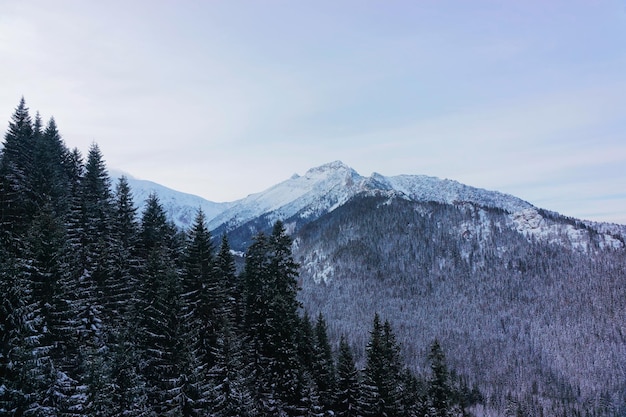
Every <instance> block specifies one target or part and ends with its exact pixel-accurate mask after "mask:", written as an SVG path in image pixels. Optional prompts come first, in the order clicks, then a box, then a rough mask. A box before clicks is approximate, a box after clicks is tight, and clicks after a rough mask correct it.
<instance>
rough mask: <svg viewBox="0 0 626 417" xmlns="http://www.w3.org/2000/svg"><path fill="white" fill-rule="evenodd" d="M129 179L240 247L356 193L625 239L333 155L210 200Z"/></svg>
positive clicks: (496, 197)
mask: <svg viewBox="0 0 626 417" xmlns="http://www.w3.org/2000/svg"><path fill="white" fill-rule="evenodd" d="M115 175H117V176H118V177H119V175H120V174H115ZM127 178H128V181H129V184H130V185H131V188H132V189H133V192H134V196H135V203H136V205H137V206H138V207H140V211H141V208H142V207H143V203H144V202H145V200H146V198H147V196H148V195H149V194H150V193H156V194H157V195H158V196H159V198H160V200H161V203H162V204H163V206H164V208H165V210H166V212H167V214H168V216H169V217H170V218H171V220H172V221H173V222H174V223H175V224H176V225H177V226H178V227H180V228H181V229H186V228H188V227H189V226H190V225H191V223H192V221H193V218H194V216H195V213H196V212H197V210H198V209H202V210H203V212H204V213H205V216H206V218H207V226H208V228H209V229H210V230H211V231H212V232H214V233H215V234H219V235H221V234H223V233H227V234H231V233H234V234H235V235H237V234H239V235H241V239H240V240H241V242H239V243H240V244H239V247H237V249H238V250H243V249H244V247H243V246H244V245H245V244H248V243H249V242H250V237H251V236H252V235H253V234H255V233H256V232H258V231H261V230H264V229H267V228H268V227H269V226H270V225H271V224H273V223H274V222H275V221H276V220H283V221H286V222H287V223H288V224H290V225H291V231H292V232H293V231H295V230H297V229H298V228H299V227H301V226H302V225H304V224H306V223H307V222H310V221H312V220H314V219H317V218H319V217H320V216H322V215H324V214H326V213H328V212H331V211H333V210H335V209H336V208H338V207H340V206H341V205H343V204H345V203H346V202H348V201H349V200H350V199H352V198H355V197H356V196H358V195H361V194H363V195H387V196H388V197H390V198H391V197H399V198H405V199H408V200H411V201H416V202H429V201H432V202H438V203H442V204H452V205H462V204H473V205H477V206H482V207H489V208H496V209H501V210H504V211H506V212H507V213H508V214H509V215H510V216H511V218H512V220H513V221H514V223H515V225H516V229H517V231H518V232H519V233H522V234H526V235H528V236H529V237H533V238H537V239H544V240H547V241H553V242H557V241H561V242H562V243H563V244H567V241H570V242H573V244H574V246H578V247H579V248H581V249H582V250H585V249H587V246H588V245H587V243H586V242H581V241H579V236H578V235H579V234H580V233H579V232H578V231H579V230H582V229H585V228H587V229H592V230H594V231H595V232H597V233H599V234H601V235H603V236H604V237H605V238H604V243H603V244H602V245H603V246H606V247H623V246H624V242H625V241H626V226H624V225H618V224H613V223H601V222H593V221H589V220H580V219H574V218H570V217H566V216H563V215H561V214H559V213H555V212H551V211H548V210H544V209H541V208H538V207H536V206H534V205H533V204H531V203H529V202H527V201H524V200H522V199H520V198H518V197H515V196H513V195H510V194H506V193H502V192H499V191H492V190H486V189H482V188H477V187H472V186H469V185H465V184H462V183H460V182H458V181H455V180H451V179H441V178H438V177H433V176H427V175H411V174H403V175H396V176H385V175H382V174H380V173H377V172H374V173H372V174H371V175H370V176H368V177H366V176H362V175H360V174H359V173H358V172H357V171H356V170H354V169H353V168H351V167H350V166H348V165H346V164H345V163H343V162H342V161H339V160H337V161H332V162H329V163H326V164H323V165H320V166H317V167H313V168H310V169H308V170H307V171H306V172H305V173H304V174H303V175H298V174H294V175H292V176H291V177H290V178H288V179H286V180H284V181H282V182H279V183H277V184H275V185H273V186H271V187H269V188H267V189H265V190H263V191H260V192H258V193H253V194H250V195H248V196H246V197H244V198H242V199H239V200H235V201H232V202H225V203H215V202H212V201H209V200H206V199H203V198H202V197H198V196H195V195H192V194H186V193H181V192H178V191H176V190H172V189H170V188H167V187H164V186H161V185H159V184H157V183H154V182H151V181H146V180H138V179H135V178H133V177H132V176H127ZM238 229H239V230H240V232H239V233H238V232H237V230H238ZM242 230H245V231H242ZM233 243H235V245H237V243H238V242H233Z"/></svg>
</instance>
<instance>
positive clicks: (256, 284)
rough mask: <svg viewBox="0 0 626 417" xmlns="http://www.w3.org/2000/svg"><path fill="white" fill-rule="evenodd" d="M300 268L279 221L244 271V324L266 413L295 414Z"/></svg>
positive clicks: (299, 384)
mask: <svg viewBox="0 0 626 417" xmlns="http://www.w3.org/2000/svg"><path fill="white" fill-rule="evenodd" d="M297 275H298V264H297V263H296V262H295V261H294V260H293V256H292V253H291V239H290V238H289V236H287V234H286V233H285V229H284V226H283V224H282V223H281V222H276V224H275V225H274V228H273V231H272V234H271V235H270V236H265V235H263V234H260V235H258V236H257V237H256V238H255V240H254V243H253V244H252V245H251V246H250V248H249V249H248V252H247V256H246V265H245V269H244V279H245V306H246V311H245V322H246V329H247V336H248V338H249V343H250V345H251V346H252V347H253V349H254V353H253V357H252V358H251V360H252V362H253V363H254V364H255V372H256V374H255V375H256V381H255V382H256V391H257V395H258V398H257V400H258V401H259V403H260V404H261V410H262V412H265V413H273V412H274V411H277V412H278V411H280V410H283V411H282V412H285V413H289V412H294V413H296V412H297V411H296V410H297V407H298V405H299V404H300V402H301V400H302V398H303V390H304V385H303V384H304V382H306V381H305V379H304V378H302V375H301V368H300V363H299V358H298V348H297V340H298V331H299V330H298V326H299V324H300V318H299V315H298V309H299V308H300V303H299V302H298V300H297V298H296V295H297V292H298V284H297Z"/></svg>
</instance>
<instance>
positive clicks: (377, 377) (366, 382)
mask: <svg viewBox="0 0 626 417" xmlns="http://www.w3.org/2000/svg"><path fill="white" fill-rule="evenodd" d="M366 350H367V364H366V367H365V371H364V375H363V383H362V395H361V403H360V409H361V412H362V413H363V415H365V416H399V415H401V414H402V412H403V410H402V396H401V395H402V387H401V385H400V384H401V381H402V378H401V363H400V351H399V346H398V344H397V342H396V340H395V336H394V334H393V332H392V330H391V325H390V324H389V322H388V321H386V322H385V323H384V324H381V323H380V317H379V315H378V314H376V315H375V316H374V324H373V327H372V331H371V332H370V341H369V343H368V345H367V349H366Z"/></svg>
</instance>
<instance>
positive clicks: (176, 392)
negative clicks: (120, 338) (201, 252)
mask: <svg viewBox="0 0 626 417" xmlns="http://www.w3.org/2000/svg"><path fill="white" fill-rule="evenodd" d="M177 243H178V241H177V239H176V229H175V228H174V227H173V226H172V225H171V224H170V223H168V221H167V217H166V215H165V211H164V210H163V206H162V205H161V203H160V201H159V199H158V197H157V196H156V195H155V194H151V195H150V196H149V197H148V200H147V202H146V207H145V209H144V211H143V213H142V218H141V227H140V253H141V258H142V263H143V265H144V267H143V268H142V271H141V276H140V285H139V290H138V296H139V303H138V304H139V305H138V311H139V312H140V317H139V326H138V331H139V333H140V335H139V344H140V345H139V349H140V352H141V355H142V360H141V363H142V369H141V371H142V375H143V377H144V378H145V380H146V384H147V386H146V388H147V395H148V402H149V404H151V406H152V412H153V413H155V414H156V415H163V416H166V415H183V409H185V407H187V402H186V397H185V395H184V392H183V389H182V387H183V385H184V384H185V374H184V366H185V360H186V357H185V349H184V346H182V345H183V344H184V343H185V340H184V338H183V334H184V333H183V328H182V320H183V317H182V312H183V300H182V289H181V282H180V276H179V265H178V256H179V248H178V247H177Z"/></svg>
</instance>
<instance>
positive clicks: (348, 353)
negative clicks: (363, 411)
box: [334, 335, 360, 417]
mask: <svg viewBox="0 0 626 417" xmlns="http://www.w3.org/2000/svg"><path fill="white" fill-rule="evenodd" d="M359 398H360V385H359V373H358V371H357V369H356V367H355V365H354V357H353V355H352V350H351V349H350V345H348V342H347V341H346V338H345V336H344V335H341V339H340V340H339V355H338V357H337V394H336V399H335V400H336V402H335V407H334V409H335V412H336V414H337V416H338V417H357V416H359V415H360V414H359Z"/></svg>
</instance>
